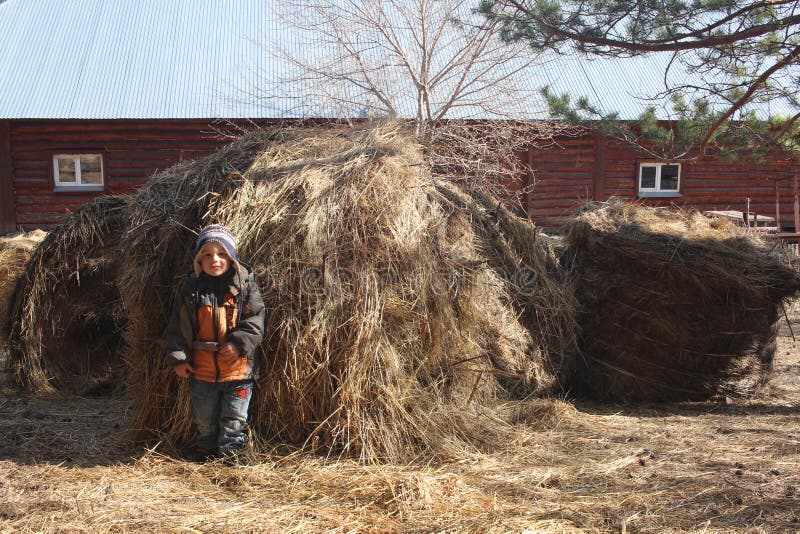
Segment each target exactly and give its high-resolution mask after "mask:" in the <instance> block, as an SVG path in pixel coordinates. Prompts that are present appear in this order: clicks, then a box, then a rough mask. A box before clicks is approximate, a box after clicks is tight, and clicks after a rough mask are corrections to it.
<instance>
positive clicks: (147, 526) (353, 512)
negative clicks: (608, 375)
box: [0, 309, 800, 533]
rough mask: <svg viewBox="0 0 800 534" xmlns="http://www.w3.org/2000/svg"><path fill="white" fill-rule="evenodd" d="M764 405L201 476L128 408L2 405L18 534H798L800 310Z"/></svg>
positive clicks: (9, 513) (695, 407) (522, 430)
mask: <svg viewBox="0 0 800 534" xmlns="http://www.w3.org/2000/svg"><path fill="white" fill-rule="evenodd" d="M791 317H792V323H793V330H794V333H795V335H797V336H798V341H797V342H796V341H794V340H793V336H792V335H791V333H790V331H789V328H788V327H787V325H786V323H785V322H784V323H783V324H782V328H781V338H780V342H779V352H778V356H777V360H776V364H775V372H774V376H773V378H772V380H771V382H770V384H769V386H768V387H767V388H766V389H765V390H764V391H763V392H762V393H761V394H759V395H758V396H757V397H756V398H753V399H748V400H734V401H727V402H721V403H693V404H685V403H682V404H667V405H665V404H653V405H642V404H636V405H623V404H613V405H612V404H597V403H585V402H580V403H573V402H566V401H562V400H547V401H540V402H537V403H536V405H535V407H532V408H531V410H530V411H529V416H528V417H527V418H526V417H523V418H522V419H523V420H522V421H520V422H519V423H517V425H516V427H517V428H516V432H515V435H516V439H515V440H513V442H509V443H505V444H499V445H498V448H497V450H495V451H491V452H484V453H477V452H465V454H464V456H463V458H461V459H459V460H458V461H453V462H448V463H438V464H431V465H380V466H364V465H359V464H357V463H354V462H351V461H332V460H328V461H326V460H325V459H324V458H319V457H315V456H308V455H290V456H281V455H277V454H276V455H273V456H268V457H264V458H262V460H263V461H264V463H262V464H260V465H256V466H239V467H227V466H223V465H219V464H214V463H212V464H205V465H198V464H190V463H186V462H183V461H180V460H176V459H173V458H171V457H170V456H168V455H166V454H163V452H162V450H161V448H160V447H159V446H158V445H156V446H154V447H152V448H149V449H145V448H135V447H131V446H127V445H125V444H124V443H122V442H121V440H120V438H119V436H120V430H121V428H123V427H124V425H125V421H126V418H127V417H128V415H129V409H128V407H127V404H126V402H125V401H124V400H123V399H119V398H107V397H98V398H74V397H73V398H51V399H41V398H29V397H23V396H19V395H15V394H13V393H11V392H9V391H8V390H7V388H6V390H5V391H4V393H3V394H2V395H0V531H2V532H133V531H136V532H142V531H145V532H166V531H168V532H237V533H240V532H264V531H267V532H269V531H274V532H415V531H420V532H432V531H434V532H659V533H662V532H800V313H798V310H797V309H795V310H794V311H793V312H792V313H791Z"/></svg>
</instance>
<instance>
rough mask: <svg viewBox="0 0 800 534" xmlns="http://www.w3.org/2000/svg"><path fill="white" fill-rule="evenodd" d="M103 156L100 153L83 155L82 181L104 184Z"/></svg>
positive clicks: (84, 182)
mask: <svg viewBox="0 0 800 534" xmlns="http://www.w3.org/2000/svg"><path fill="white" fill-rule="evenodd" d="M101 161H102V158H101V157H100V156H98V155H92V156H81V183H83V184H92V185H102V184H103V167H102V163H101Z"/></svg>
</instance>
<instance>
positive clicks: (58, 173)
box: [53, 154, 104, 191]
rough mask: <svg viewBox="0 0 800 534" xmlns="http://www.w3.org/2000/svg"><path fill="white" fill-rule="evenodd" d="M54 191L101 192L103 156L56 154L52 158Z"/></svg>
mask: <svg viewBox="0 0 800 534" xmlns="http://www.w3.org/2000/svg"><path fill="white" fill-rule="evenodd" d="M53 177H54V182H55V190H56V191H70V190H75V189H80V190H83V191H102V190H103V188H104V180H103V156H102V155H100V154H57V155H55V156H53Z"/></svg>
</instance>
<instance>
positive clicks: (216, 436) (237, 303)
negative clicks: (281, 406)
mask: <svg viewBox="0 0 800 534" xmlns="http://www.w3.org/2000/svg"><path fill="white" fill-rule="evenodd" d="M194 252H195V257H194V272H192V273H190V274H189V275H187V277H186V280H185V281H184V283H183V288H182V289H181V293H180V299H179V301H178V302H177V304H176V305H175V308H174V309H173V312H172V319H171V320H170V323H169V327H168V328H167V333H166V336H165V344H166V350H167V355H166V356H167V362H168V363H169V364H170V365H171V366H172V368H173V370H174V371H175V374H176V375H178V376H179V377H181V378H185V379H189V391H190V392H191V399H192V413H193V415H194V422H195V425H196V427H197V442H196V447H195V450H194V451H193V452H192V453H191V454H190V455H189V459H190V460H193V461H203V460H206V459H211V458H214V457H215V456H221V457H223V458H225V459H227V460H231V461H238V460H239V459H240V454H241V453H242V451H243V449H244V447H245V446H246V444H247V428H246V427H247V408H248V406H249V404H250V397H251V395H252V391H253V379H254V378H256V373H257V361H256V357H255V353H256V349H257V348H258V346H259V344H260V343H261V339H262V337H263V335H264V301H263V300H262V299H261V294H260V292H259V290H258V285H257V284H256V281H255V276H254V275H253V273H250V272H249V271H248V269H247V267H246V266H245V265H244V264H242V263H240V262H239V260H238V258H237V252H236V238H235V237H234V236H233V234H232V233H231V231H230V230H228V229H227V228H226V227H224V226H220V225H211V226H207V227H205V228H203V230H202V231H201V232H200V235H199V236H198V237H197V243H196V245H195V250H194Z"/></svg>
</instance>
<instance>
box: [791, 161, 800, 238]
mask: <svg viewBox="0 0 800 534" xmlns="http://www.w3.org/2000/svg"><path fill="white" fill-rule="evenodd" d="M792 192H793V193H794V231H795V232H800V198H798V196H797V174H795V175H794V176H793V177H792Z"/></svg>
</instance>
